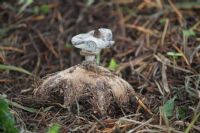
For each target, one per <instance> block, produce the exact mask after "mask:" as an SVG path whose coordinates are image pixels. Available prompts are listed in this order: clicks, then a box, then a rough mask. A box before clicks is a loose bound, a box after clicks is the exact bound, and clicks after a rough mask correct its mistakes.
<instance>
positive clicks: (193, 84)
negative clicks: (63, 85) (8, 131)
mask: <svg viewBox="0 0 200 133" xmlns="http://www.w3.org/2000/svg"><path fill="white" fill-rule="evenodd" d="M199 14H200V2H199V1H198V0H183V1H181V0H180V1H176V2H174V1H172V0H168V1H164V0H161V1H159V0H155V1H153V0H144V1H140V0H134V1H133V0H116V1H114V0H113V1H109V2H107V1H98V2H97V1H94V0H85V1H83V0H81V1H75V0H74V1H72V0H66V1H64V0H59V1H56V0H43V1H39V0H34V1H33V2H32V3H28V1H22V3H17V2H16V1H14V2H13V0H9V1H5V0H0V93H1V94H4V95H6V97H7V99H8V100H9V101H10V102H9V103H10V109H11V112H12V113H13V114H14V117H15V119H16V126H17V127H18V128H19V129H24V130H26V131H30V132H37V133H39V132H41V133H43V132H46V131H47V129H48V127H49V126H50V125H51V124H52V123H58V124H59V125H61V132H88V133H90V132H105V133H111V132H137V133H139V132H148V133H150V132H153V133H154V132H158V133H160V132H168V133H170V132H175V133H179V132H180V133H181V132H186V133H189V132H191V133H193V132H194V133H197V132H200V45H199V44H200V15H199ZM96 27H107V28H110V29H111V30H112V31H113V36H114V40H115V44H114V46H113V47H111V48H110V49H105V50H103V51H102V52H101V55H100V64H101V65H102V66H104V67H107V68H109V64H110V62H111V60H112V62H113V61H114V62H115V63H114V66H113V67H114V70H113V73H117V74H119V75H120V76H121V77H122V78H123V79H125V80H126V81H127V82H129V83H130V84H131V85H132V86H133V88H134V89H135V91H136V92H137V93H138V94H139V95H140V96H141V97H142V98H141V100H140V101H139V102H140V103H139V104H138V106H136V107H135V110H132V111H131V110H130V111H129V112H125V113H122V112H123V111H114V112H113V113H112V112H110V113H109V115H108V116H104V117H99V116H95V114H92V113H88V111H87V110H86V111H82V112H79V113H77V112H76V111H75V112H69V111H68V110H67V109H65V108H63V107H62V106H60V103H47V104H43V102H42V101H40V100H39V98H37V97H34V96H33V91H34V88H35V87H36V86H37V84H38V81H39V80H40V78H42V77H44V76H45V75H47V74H51V73H54V72H57V71H60V70H64V69H67V68H69V67H70V66H73V65H76V64H79V63H81V61H82V60H83V57H82V56H80V54H79V50H78V49H76V48H74V47H73V46H72V45H71V42H70V40H71V38H72V37H73V36H74V35H76V34H79V33H85V32H88V31H90V30H93V29H94V28H96ZM112 65H113V64H112ZM116 66H117V67H116ZM21 68H23V69H21ZM24 69H25V70H27V71H25V70H24ZM29 72H30V73H29ZM41 103H42V104H41ZM141 104H144V106H145V107H146V109H143V108H142V107H141ZM150 112H151V113H150Z"/></svg>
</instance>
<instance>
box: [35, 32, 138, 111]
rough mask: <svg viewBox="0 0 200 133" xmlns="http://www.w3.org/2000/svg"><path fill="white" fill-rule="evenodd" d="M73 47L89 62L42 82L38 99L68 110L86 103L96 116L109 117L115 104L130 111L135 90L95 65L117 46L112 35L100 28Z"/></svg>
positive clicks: (77, 38)
mask: <svg viewBox="0 0 200 133" xmlns="http://www.w3.org/2000/svg"><path fill="white" fill-rule="evenodd" d="M72 44H73V45H74V46H75V47H77V48H80V49H81V52H80V53H81V55H84V56H85V58H86V60H85V61H83V62H82V63H81V64H78V65H75V66H72V67H70V68H68V69H66V70H63V71H60V72H57V73H55V74H51V75H49V76H46V77H45V78H43V80H42V82H41V84H40V85H39V87H37V89H36V90H35V95H36V96H40V97H41V98H43V99H46V100H48V101H53V102H59V103H60V104H62V105H63V106H65V107H68V108H70V107H72V106H73V105H74V104H76V103H77V101H78V103H81V102H87V103H89V104H90V105H91V106H90V107H91V108H92V110H93V112H98V113H99V114H101V115H104V114H107V112H108V110H109V109H110V108H109V107H110V106H112V103H113V102H114V103H117V105H118V106H119V107H121V108H124V107H127V105H128V104H129V103H130V101H131V98H132V97H134V96H135V92H134V89H133V88H132V86H131V85H130V84H129V83H128V82H126V81H125V80H123V79H122V78H120V77H118V76H117V75H115V74H113V73H112V72H110V71H109V70H108V69H106V68H104V67H102V66H99V65H97V64H96V63H95V55H97V54H98V53H99V52H100V51H101V49H103V48H108V47H111V46H112V45H113V44H114V41H113V40H112V31H111V30H110V29H106V28H100V29H97V30H92V31H90V32H88V33H84V34H79V35H76V36H74V37H73V38H72ZM83 106H84V105H83ZM85 108H88V107H85Z"/></svg>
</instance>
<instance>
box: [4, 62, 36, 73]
mask: <svg viewBox="0 0 200 133" xmlns="http://www.w3.org/2000/svg"><path fill="white" fill-rule="evenodd" d="M0 70H12V71H17V72H21V73H25V74H28V75H32V73H30V72H29V71H27V70H25V69H24V68H21V67H16V66H12V65H4V64H0Z"/></svg>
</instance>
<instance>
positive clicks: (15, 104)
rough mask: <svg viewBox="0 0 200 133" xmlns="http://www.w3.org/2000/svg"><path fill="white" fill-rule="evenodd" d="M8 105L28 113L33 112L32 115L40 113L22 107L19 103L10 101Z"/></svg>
mask: <svg viewBox="0 0 200 133" xmlns="http://www.w3.org/2000/svg"><path fill="white" fill-rule="evenodd" d="M8 103H9V104H10V105H11V106H14V107H16V108H20V109H23V110H25V111H28V112H31V113H36V112H38V110H37V109H34V108H29V107H25V106H22V105H20V104H19V103H16V102H12V101H10V100H8Z"/></svg>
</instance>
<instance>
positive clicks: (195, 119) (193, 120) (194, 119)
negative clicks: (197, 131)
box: [184, 112, 200, 133]
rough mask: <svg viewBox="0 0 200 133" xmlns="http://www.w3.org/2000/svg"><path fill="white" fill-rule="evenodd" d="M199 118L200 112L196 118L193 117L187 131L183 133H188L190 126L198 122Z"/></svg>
mask: <svg viewBox="0 0 200 133" xmlns="http://www.w3.org/2000/svg"><path fill="white" fill-rule="evenodd" d="M199 116H200V112H199V113H198V114H197V115H196V116H194V117H193V119H192V122H191V123H190V125H189V126H188V127H187V129H186V130H185V132H184V133H190V130H191V128H192V126H193V125H194V123H195V122H196V121H197V120H198V118H199Z"/></svg>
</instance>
